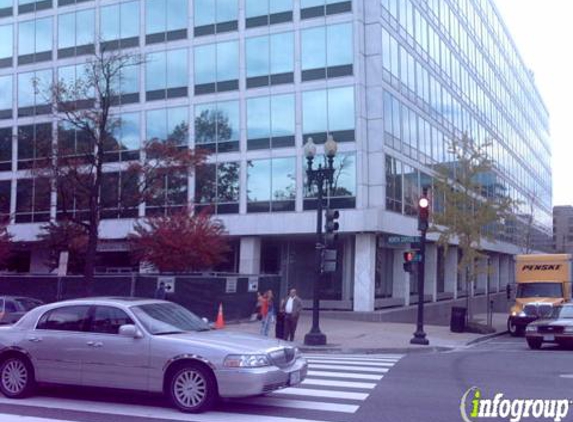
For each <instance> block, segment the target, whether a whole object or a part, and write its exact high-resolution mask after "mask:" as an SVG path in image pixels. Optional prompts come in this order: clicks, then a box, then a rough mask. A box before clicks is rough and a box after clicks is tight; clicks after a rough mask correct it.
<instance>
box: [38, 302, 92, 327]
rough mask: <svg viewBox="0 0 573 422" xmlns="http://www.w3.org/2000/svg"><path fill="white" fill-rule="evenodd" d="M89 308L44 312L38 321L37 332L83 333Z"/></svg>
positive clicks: (65, 307) (69, 307)
mask: <svg viewBox="0 0 573 422" xmlns="http://www.w3.org/2000/svg"><path fill="white" fill-rule="evenodd" d="M89 308H90V307H89V306H86V305H78V306H64V307H61V308H56V309H52V310H51V311H48V312H46V313H45V314H44V315H42V317H41V318H40V321H38V325H37V327H36V328H37V329H38V330H61V331H84V329H85V326H86V323H87V320H88V310H89Z"/></svg>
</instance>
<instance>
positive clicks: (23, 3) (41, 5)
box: [18, 0, 52, 14]
mask: <svg viewBox="0 0 573 422" xmlns="http://www.w3.org/2000/svg"><path fill="white" fill-rule="evenodd" d="M51 7H52V0H40V1H35V0H19V1H18V13H19V14H22V13H28V12H34V11H39V10H44V9H50V8H51Z"/></svg>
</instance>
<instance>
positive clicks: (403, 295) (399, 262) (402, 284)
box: [392, 249, 410, 306]
mask: <svg viewBox="0 0 573 422" xmlns="http://www.w3.org/2000/svg"><path fill="white" fill-rule="evenodd" d="M404 252H405V250H404V249H395V250H394V268H393V274H394V280H393V281H392V297H393V298H398V299H404V305H406V306H408V305H409V304H410V273H407V272H406V271H404V266H403V264H404V255H403V254H404Z"/></svg>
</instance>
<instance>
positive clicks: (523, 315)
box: [517, 311, 527, 317]
mask: <svg viewBox="0 0 573 422" xmlns="http://www.w3.org/2000/svg"><path fill="white" fill-rule="evenodd" d="M517 316H519V317H526V316H527V314H526V313H525V312H523V311H521V312H520V313H518V314H517Z"/></svg>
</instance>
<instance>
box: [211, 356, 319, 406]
mask: <svg viewBox="0 0 573 422" xmlns="http://www.w3.org/2000/svg"><path fill="white" fill-rule="evenodd" d="M307 371H308V364H307V363H306V360H305V359H303V358H299V359H297V360H296V361H295V362H294V363H293V364H292V365H290V366H288V367H286V368H279V367H277V366H265V367H262V368H237V369H235V368H233V369H222V370H218V371H216V373H215V375H216V377H217V383H218V385H219V395H220V396H221V397H247V396H258V395H261V394H266V393H270V392H272V391H274V390H278V389H280V388H286V387H289V386H291V385H296V384H298V383H300V382H302V381H303V380H304V379H305V378H306V374H307ZM291 382H292V384H291Z"/></svg>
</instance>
